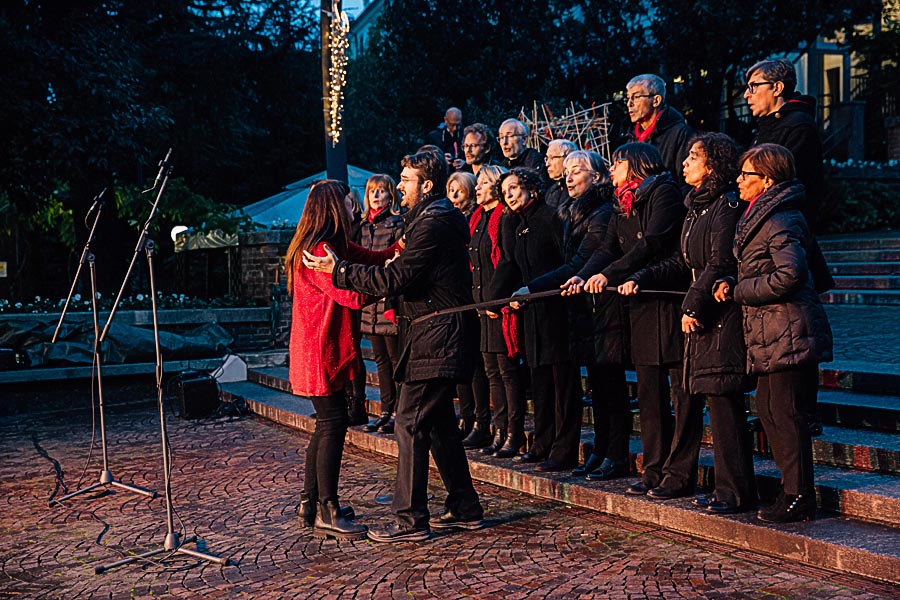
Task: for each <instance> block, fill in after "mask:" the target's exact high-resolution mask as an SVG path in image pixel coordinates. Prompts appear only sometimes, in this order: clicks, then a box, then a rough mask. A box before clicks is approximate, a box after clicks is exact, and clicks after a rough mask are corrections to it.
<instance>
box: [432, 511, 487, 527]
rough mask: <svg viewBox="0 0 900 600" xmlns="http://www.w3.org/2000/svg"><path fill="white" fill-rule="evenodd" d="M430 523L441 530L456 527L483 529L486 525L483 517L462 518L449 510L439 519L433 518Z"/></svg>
mask: <svg viewBox="0 0 900 600" xmlns="http://www.w3.org/2000/svg"><path fill="white" fill-rule="evenodd" d="M428 525H429V526H430V527H431V528H432V529H437V530H439V531H451V530H454V529H481V528H482V527H484V519H483V518H481V517H478V518H477V519H461V518H460V517H457V516H456V515H454V514H453V513H452V512H450V511H449V510H448V511H447V512H445V513H444V514H442V515H441V516H440V517H438V518H437V519H434V518H433V519H431V521H429V523H428Z"/></svg>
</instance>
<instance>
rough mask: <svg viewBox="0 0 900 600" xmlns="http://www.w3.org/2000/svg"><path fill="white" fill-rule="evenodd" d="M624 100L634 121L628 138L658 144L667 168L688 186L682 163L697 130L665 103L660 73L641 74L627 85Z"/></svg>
mask: <svg viewBox="0 0 900 600" xmlns="http://www.w3.org/2000/svg"><path fill="white" fill-rule="evenodd" d="M624 102H625V106H626V107H627V108H628V117H629V118H630V119H631V122H632V123H634V130H633V131H631V132H630V133H629V135H628V136H627V137H628V139H629V141H632V142H646V143H648V144H652V145H654V146H656V149H657V150H659V153H660V154H661V155H662V158H663V164H664V165H665V166H666V169H667V170H668V171H669V172H670V173H671V174H672V175H673V176H674V177H675V180H676V181H677V182H678V184H679V185H680V186H681V187H682V188H686V187H687V185H686V184H685V183H684V176H683V174H682V168H681V164H682V163H683V162H684V159H685V158H687V155H688V151H689V150H690V149H691V144H690V141H691V138H692V137H694V130H693V129H691V127H690V125H688V124H687V122H686V121H685V120H684V115H682V114H681V113H680V112H678V111H677V110H675V109H674V108H672V107H671V106H669V105H667V104H666V82H665V81H663V80H662V78H661V77H659V76H658V75H651V74H644V75H638V76H637V77H634V78H632V79H631V81H629V82H628V84H627V85H626V86H625V98H624Z"/></svg>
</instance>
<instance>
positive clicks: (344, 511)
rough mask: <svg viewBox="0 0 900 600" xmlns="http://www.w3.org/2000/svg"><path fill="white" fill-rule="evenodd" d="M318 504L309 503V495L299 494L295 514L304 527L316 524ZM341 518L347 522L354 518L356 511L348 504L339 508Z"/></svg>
mask: <svg viewBox="0 0 900 600" xmlns="http://www.w3.org/2000/svg"><path fill="white" fill-rule="evenodd" d="M317 505H318V502H310V499H309V494H307V493H306V492H300V506H299V507H298V508H297V514H298V515H300V521H302V522H303V526H304V527H312V526H313V525H315V522H316V506H317ZM340 511H341V516H342V517H344V518H345V519H348V520H353V519H355V518H356V511H355V510H353V507H352V506H350V505H349V504H348V505H347V506H342V507H341V508H340Z"/></svg>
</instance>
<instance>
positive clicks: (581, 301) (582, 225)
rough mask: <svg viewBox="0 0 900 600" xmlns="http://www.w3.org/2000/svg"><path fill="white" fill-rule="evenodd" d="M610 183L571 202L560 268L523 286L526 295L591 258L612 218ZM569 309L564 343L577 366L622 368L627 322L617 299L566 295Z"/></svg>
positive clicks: (566, 276)
mask: <svg viewBox="0 0 900 600" xmlns="http://www.w3.org/2000/svg"><path fill="white" fill-rule="evenodd" d="M613 202H614V199H613V192H612V186H611V185H604V186H602V187H593V188H591V189H590V190H589V191H588V192H587V193H585V194H584V195H583V196H582V197H581V198H578V199H577V200H575V201H573V202H572V204H571V210H567V211H566V213H567V215H568V218H567V219H566V221H565V223H563V251H564V255H565V259H566V262H565V264H563V265H561V266H560V267H557V268H556V269H554V270H553V271H550V272H549V273H545V274H544V275H541V276H540V277H538V278H536V279H532V280H531V281H530V282H529V283H528V289H529V290H531V291H532V292H543V291H546V290H551V289H555V288H558V287H559V286H560V285H562V284H563V283H565V282H566V281H567V280H568V279H569V278H571V277H572V276H573V275H575V274H576V273H578V272H579V271H580V270H581V269H582V268H583V267H584V265H585V263H586V262H587V260H588V259H589V258H590V257H591V255H592V254H593V253H594V250H596V249H597V248H598V247H599V246H600V243H601V242H602V240H603V237H604V236H605V235H606V230H607V227H608V226H609V222H610V220H611V219H612V217H613V213H614V212H615V208H613ZM567 304H568V306H569V326H570V327H569V339H570V342H571V346H572V353H573V356H574V357H575V360H576V362H577V363H578V364H580V365H588V364H598V365H624V364H627V363H628V362H629V361H630V359H631V352H630V349H629V347H628V342H629V339H628V337H629V336H628V321H627V319H626V315H625V305H624V303H623V302H622V298H621V296H619V295H618V294H613V293H606V294H597V295H589V294H583V295H578V296H572V297H570V298H568V299H567Z"/></svg>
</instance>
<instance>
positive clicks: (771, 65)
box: [746, 58, 797, 96]
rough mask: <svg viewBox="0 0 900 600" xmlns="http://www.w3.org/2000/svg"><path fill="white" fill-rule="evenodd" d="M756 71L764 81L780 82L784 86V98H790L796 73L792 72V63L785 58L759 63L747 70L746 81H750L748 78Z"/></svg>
mask: <svg viewBox="0 0 900 600" xmlns="http://www.w3.org/2000/svg"><path fill="white" fill-rule="evenodd" d="M757 71H758V72H759V74H760V75H762V78H763V79H764V80H765V81H771V82H772V83H775V82H778V81H780V82H781V83H782V84H784V95H785V96H791V94H793V93H794V90H795V89H796V88H797V71H796V70H794V65H793V63H791V61H789V60H787V59H785V58H773V59H768V60H761V61H759V62H758V63H756V64H755V65H753V66H752V67H750V68H749V69H747V73H746V77H747V81H750V78H751V77H753V74H754V73H756V72H757Z"/></svg>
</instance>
